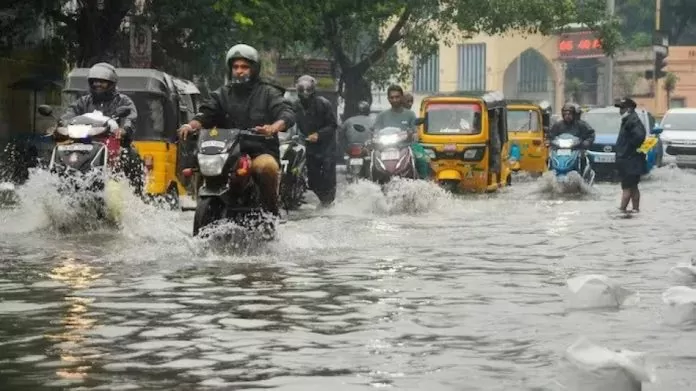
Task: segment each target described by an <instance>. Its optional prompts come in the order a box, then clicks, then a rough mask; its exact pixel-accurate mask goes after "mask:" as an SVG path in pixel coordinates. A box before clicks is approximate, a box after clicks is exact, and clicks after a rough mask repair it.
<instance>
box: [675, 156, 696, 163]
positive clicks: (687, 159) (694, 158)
mask: <svg viewBox="0 0 696 391" xmlns="http://www.w3.org/2000/svg"><path fill="white" fill-rule="evenodd" d="M677 161H679V162H693V161H696V155H677Z"/></svg>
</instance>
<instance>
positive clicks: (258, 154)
mask: <svg viewBox="0 0 696 391" xmlns="http://www.w3.org/2000/svg"><path fill="white" fill-rule="evenodd" d="M225 65H226V66H227V74H226V79H227V83H226V84H225V85H223V86H222V87H220V88H218V89H217V90H215V91H213V92H212V93H211V94H210V99H209V100H208V101H207V102H205V103H203V104H202V105H201V106H200V110H199V113H198V114H196V115H195V116H194V118H193V120H191V121H190V122H189V123H188V124H184V125H183V126H182V127H181V128H180V129H179V136H180V137H181V138H182V139H183V140H186V138H187V136H188V135H189V134H192V133H196V132H198V131H199V130H200V129H202V128H208V129H209V128H212V127H216V126H217V127H221V128H238V129H256V131H258V132H259V133H260V134H264V135H266V136H267V138H266V141H265V142H260V143H258V144H254V143H251V142H250V143H249V144H250V145H249V149H248V150H246V151H244V152H246V153H248V154H249V155H250V156H251V158H252V163H251V169H252V172H253V174H254V176H255V178H256V179H257V180H258V183H259V187H260V189H261V202H262V205H263V208H264V209H265V211H266V212H269V213H272V214H273V215H274V216H276V217H279V216H280V210H279V200H278V180H279V178H280V175H279V172H280V156H279V155H280V142H279V140H278V132H284V131H286V130H287V129H288V128H290V127H291V126H293V125H294V123H295V114H294V112H293V110H292V107H291V106H290V105H289V104H288V103H287V102H286V100H285V99H284V98H283V94H284V92H285V91H284V90H283V88H281V87H279V86H276V85H274V84H271V83H269V82H266V81H263V80H261V79H260V74H261V62H260V57H259V52H258V51H257V50H256V49H254V48H253V47H251V46H249V45H245V44H238V45H235V46H233V47H232V48H230V50H229V51H228V52H227V56H226V59H225Z"/></svg>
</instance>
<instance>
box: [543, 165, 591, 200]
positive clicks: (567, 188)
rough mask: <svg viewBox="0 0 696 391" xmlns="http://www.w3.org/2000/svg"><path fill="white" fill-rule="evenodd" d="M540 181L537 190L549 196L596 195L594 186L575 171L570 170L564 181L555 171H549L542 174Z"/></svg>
mask: <svg viewBox="0 0 696 391" xmlns="http://www.w3.org/2000/svg"><path fill="white" fill-rule="evenodd" d="M538 183H539V188H538V190H537V191H536V192H537V193H542V194H546V195H549V196H565V197H568V196H570V197H573V198H577V197H586V196H592V195H595V191H594V189H593V188H592V186H590V185H588V184H587V183H585V181H584V180H583V179H582V176H580V174H578V173H577V172H575V171H571V172H569V173H568V175H567V176H566V180H564V181H559V180H558V179H557V178H556V175H555V173H554V172H553V171H547V172H545V173H544V174H543V175H542V176H541V178H540V179H539V181H538Z"/></svg>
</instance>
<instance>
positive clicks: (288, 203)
mask: <svg viewBox="0 0 696 391" xmlns="http://www.w3.org/2000/svg"><path fill="white" fill-rule="evenodd" d="M278 137H279V138H280V175H281V177H280V202H281V204H282V205H283V207H284V208H285V210H286V211H289V210H295V209H297V208H299V207H300V205H302V204H303V203H304V194H305V192H306V191H307V149H306V147H305V146H304V145H303V144H302V143H301V142H300V136H298V135H296V134H295V135H291V134H290V132H281V133H278Z"/></svg>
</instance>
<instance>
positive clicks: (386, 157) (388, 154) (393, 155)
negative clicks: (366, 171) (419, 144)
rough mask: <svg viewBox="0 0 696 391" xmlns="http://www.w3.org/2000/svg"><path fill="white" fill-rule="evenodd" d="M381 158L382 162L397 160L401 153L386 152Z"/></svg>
mask: <svg viewBox="0 0 696 391" xmlns="http://www.w3.org/2000/svg"><path fill="white" fill-rule="evenodd" d="M381 157H382V160H397V159H398V158H399V151H384V152H382V155H381Z"/></svg>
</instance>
